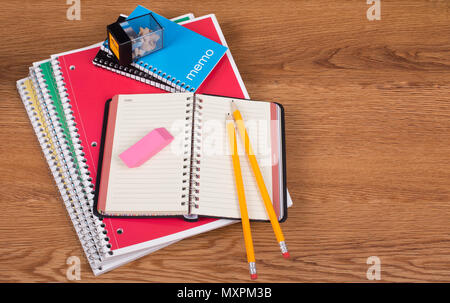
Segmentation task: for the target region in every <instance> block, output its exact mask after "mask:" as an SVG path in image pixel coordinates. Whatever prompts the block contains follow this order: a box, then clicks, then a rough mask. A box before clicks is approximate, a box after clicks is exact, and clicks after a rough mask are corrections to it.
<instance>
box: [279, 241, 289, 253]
mask: <svg viewBox="0 0 450 303" xmlns="http://www.w3.org/2000/svg"><path fill="white" fill-rule="evenodd" d="M280 249H281V253H282V254H285V253H287V252H288V249H287V246H286V242H284V241H281V242H280Z"/></svg>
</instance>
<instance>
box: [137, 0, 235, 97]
mask: <svg viewBox="0 0 450 303" xmlns="http://www.w3.org/2000/svg"><path fill="white" fill-rule="evenodd" d="M148 13H153V16H154V17H155V19H156V20H157V21H158V22H159V24H161V26H162V27H164V47H163V49H161V50H159V51H156V52H154V53H152V54H150V55H148V56H145V57H142V58H140V59H139V60H138V61H137V62H133V63H132V65H133V66H134V67H136V68H138V69H140V70H142V71H144V72H147V73H149V74H151V75H152V76H154V77H156V78H158V79H160V80H161V81H163V82H165V83H167V84H169V85H171V86H173V87H175V88H177V90H178V91H182V92H183V91H188V92H195V91H196V90H197V89H198V88H199V87H200V85H201V84H202V83H203V81H204V80H205V79H206V77H208V75H209V74H210V72H211V71H212V70H213V69H214V67H215V66H216V65H217V63H218V62H219V61H220V59H221V58H222V57H223V55H224V54H225V52H226V51H227V49H228V48H227V47H225V46H223V45H220V44H219V43H216V42H214V41H212V40H210V39H208V38H205V37H203V36H202V35H199V34H197V33H196V32H194V31H191V30H190V29H187V28H185V27H183V26H181V25H179V24H177V23H175V22H173V21H170V20H169V19H166V18H164V17H162V16H160V15H158V14H156V13H154V12H152V11H150V10H148V9H146V8H145V7H143V6H138V7H137V8H136V9H135V10H134V11H133V12H132V13H131V14H130V16H129V17H128V18H135V17H138V16H141V15H145V14H148Z"/></svg>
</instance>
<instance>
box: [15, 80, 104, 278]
mask: <svg viewBox="0 0 450 303" xmlns="http://www.w3.org/2000/svg"><path fill="white" fill-rule="evenodd" d="M27 80H28V81H32V79H31V77H29V78H25V79H22V80H19V81H18V82H17V90H18V91H19V94H20V97H21V99H22V102H23V104H24V106H25V109H26V112H27V114H28V117H29V119H30V122H31V124H32V126H33V129H34V131H35V133H36V136H37V138H38V141H39V144H40V146H41V149H42V152H43V154H44V156H45V158H46V160H47V164H48V165H49V168H50V172H51V173H52V175H53V178H54V180H55V183H56V185H57V187H58V189H59V192H60V194H61V198H62V200H63V202H64V205H65V206H66V209H67V212H68V214H69V217H70V219H71V221H72V224H73V226H74V228H75V231H76V232H77V234H78V236H79V239H80V242H81V244H82V247H83V250H84V251H85V254H86V255H87V256H90V255H92V254H93V253H95V252H96V248H95V245H94V243H93V241H92V239H91V238H90V237H88V236H87V235H86V234H85V233H84V230H85V226H84V225H83V222H82V221H80V218H79V215H78V214H77V213H76V212H77V208H76V207H75V201H74V199H73V192H71V190H70V189H69V188H68V186H67V180H68V178H67V175H68V174H67V171H66V169H65V168H64V166H65V165H64V164H63V163H62V161H58V160H59V159H58V158H57V157H58V155H55V154H53V153H54V151H53V149H52V143H53V142H52V141H53V140H54V138H52V137H53V136H52V135H51V131H50V129H49V126H48V125H49V124H47V125H43V124H45V123H48V121H47V119H46V117H45V114H44V113H43V111H42V108H41V109H39V108H37V107H38V106H39V105H38V104H36V105H35V104H33V102H32V101H31V96H30V94H33V97H34V100H35V102H36V103H37V102H39V101H38V96H37V93H36V92H34V91H32V92H30V91H29V90H28V89H27V87H26V85H25V82H26V81H27ZM38 116H40V117H41V119H39V117H38ZM54 147H56V146H54ZM58 164H59V165H58ZM88 261H89V264H90V265H91V267H92V268H93V269H94V268H95V266H96V264H95V259H93V258H92V257H91V258H88ZM95 271H96V270H95Z"/></svg>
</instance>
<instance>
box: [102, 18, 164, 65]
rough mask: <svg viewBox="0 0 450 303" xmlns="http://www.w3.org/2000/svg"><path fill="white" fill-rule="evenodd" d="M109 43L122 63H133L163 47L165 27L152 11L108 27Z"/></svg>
mask: <svg viewBox="0 0 450 303" xmlns="http://www.w3.org/2000/svg"><path fill="white" fill-rule="evenodd" d="M106 32H107V36H108V45H109V49H110V50H111V52H112V53H113V54H114V56H115V57H116V58H117V60H118V61H119V63H120V64H121V65H128V64H131V63H132V62H133V61H136V60H137V59H139V58H141V57H144V56H147V55H149V54H151V53H153V52H155V51H157V50H160V49H161V48H163V40H164V39H163V36H164V35H163V34H164V28H163V27H162V26H161V25H160V24H159V23H158V21H157V20H156V19H155V17H153V15H152V13H149V14H146V15H142V16H139V17H136V18H132V19H127V20H120V21H117V22H115V23H113V24H110V25H108V26H107V27H106Z"/></svg>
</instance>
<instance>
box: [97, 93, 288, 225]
mask: <svg viewBox="0 0 450 303" xmlns="http://www.w3.org/2000/svg"><path fill="white" fill-rule="evenodd" d="M232 100H234V102H236V104H237V106H238V107H239V108H240V110H241V112H242V114H243V116H244V119H245V120H246V126H247V127H248V132H249V136H250V140H251V142H252V145H253V148H254V150H255V154H256V156H257V159H258V162H259V165H260V167H261V171H262V174H263V177H264V180H265V183H266V186H267V188H268V191H269V193H270V194H271V196H272V202H273V204H274V209H275V211H276V213H277V215H278V218H279V220H280V221H283V220H284V219H285V218H286V215H287V205H286V200H287V193H286V184H285V180H286V176H285V165H284V162H285V157H284V113H283V108H282V107H281V105H279V104H277V103H271V102H260V101H254V102H248V100H244V99H236V98H228V97H220V96H211V95H203V94H193V93H174V94H151V95H150V94H141V95H117V96H115V97H114V98H113V99H112V100H110V101H109V102H108V103H107V105H106V109H105V121H104V135H103V139H102V152H101V153H103V155H100V159H102V161H101V164H100V165H101V166H100V168H99V172H100V178H97V186H96V198H95V203H96V206H95V207H94V208H95V209H96V210H97V211H98V214H99V215H103V216H180V215H200V216H210V217H220V218H240V210H239V201H238V199H237V194H236V187H235V184H234V182H235V181H234V173H233V167H232V164H231V157H230V152H229V147H228V145H227V136H226V128H225V117H226V113H228V112H230V106H231V101H232ZM159 127H165V128H166V129H167V130H168V131H169V132H170V133H171V134H172V136H174V138H175V139H174V141H173V142H172V143H171V144H170V145H168V146H167V147H166V148H164V149H163V150H162V151H160V152H159V153H158V154H156V155H155V156H154V157H153V158H151V159H150V160H149V161H147V162H146V163H144V164H143V165H142V166H140V167H137V168H128V167H127V166H126V165H125V164H124V163H123V162H122V160H121V159H120V158H119V154H121V153H122V152H123V151H124V150H126V149H127V148H129V147H130V146H131V145H133V144H134V143H136V142H137V141H139V139H141V138H142V137H143V136H145V135H146V134H147V133H148V132H150V131H152V130H153V129H155V128H159ZM238 147H240V148H239V149H240V151H239V153H240V155H241V162H242V163H241V165H242V174H243V178H244V186H245V193H246V199H247V206H248V212H249V217H250V219H252V220H268V216H267V214H266V210H265V208H264V204H263V201H262V198H261V196H260V193H259V191H258V188H257V184H256V182H255V180H254V177H253V175H252V172H251V169H250V166H249V164H248V163H247V158H246V156H245V153H244V150H243V145H242V144H240V143H239V142H238Z"/></svg>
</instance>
